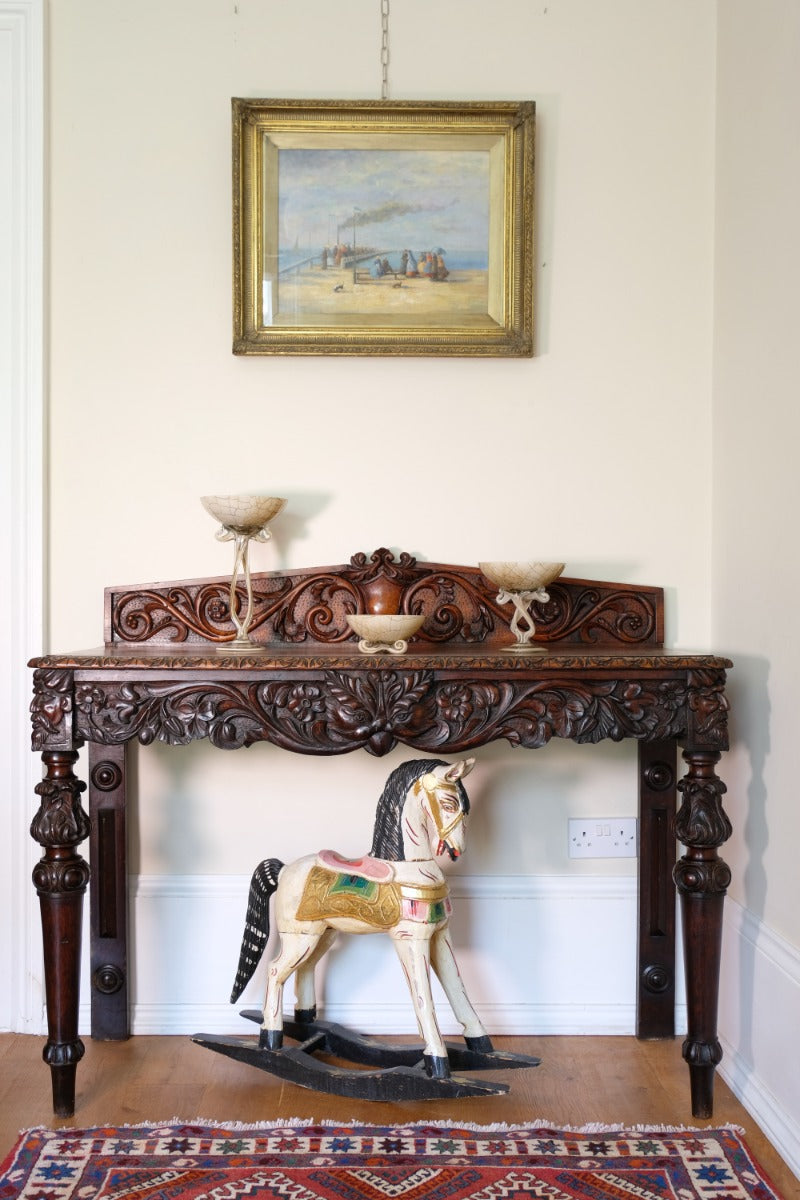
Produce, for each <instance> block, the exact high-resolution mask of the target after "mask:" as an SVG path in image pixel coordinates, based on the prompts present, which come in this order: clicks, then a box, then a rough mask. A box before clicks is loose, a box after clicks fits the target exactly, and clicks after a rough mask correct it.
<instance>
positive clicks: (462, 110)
mask: <svg viewBox="0 0 800 1200" xmlns="http://www.w3.org/2000/svg"><path fill="white" fill-rule="evenodd" d="M232 103H233V251H234V263H233V310H234V332H233V350H234V353H235V354H416V355H482V356H486V355H496V356H501V355H502V356H515V357H520V356H526V355H531V354H532V353H533V306H534V298H533V212H534V116H535V106H534V104H533V102H532V101H524V102H516V101H498V102H496V103H486V102H470V103H463V104H462V103H454V102H449V101H443V102H438V101H436V102H434V101H431V102H428V101H409V102H406V101H368V100H365V101H350V102H339V101H328V100H311V101H306V100H243V99H234V100H233V102H232Z"/></svg>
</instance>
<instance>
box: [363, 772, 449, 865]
mask: <svg viewBox="0 0 800 1200" xmlns="http://www.w3.org/2000/svg"><path fill="white" fill-rule="evenodd" d="M449 765H450V764H449V763H446V762H445V761H444V759H442V758H412V759H410V760H409V761H408V762H404V763H401V764H400V766H399V767H395V769H394V771H392V773H391V775H390V776H389V778H388V779H387V780H386V786H385V787H384V789H383V792H382V793H381V798H380V800H379V801H378V807H377V808H376V809H375V827H374V829H373V833H372V848H371V850H370V854H371V855H372V857H373V858H385V859H388V860H389V862H402V861H403V860H404V859H405V848H404V846H403V830H402V827H401V824H400V817H401V815H402V812H403V802H404V800H405V798H406V793H407V792H408V789H409V788H410V787H411V785H412V784H413V783H414V782H415V780H417V779H419V778H420V777H421V776H422V775H427V774H428V772H429V771H432V770H433V769H434V767H447V766H449ZM458 792H459V797H460V799H461V804H462V807H463V809H464V812H469V797H468V796H467V792H466V789H465V788H464V785H463V784H462V783H461V781H460V780H459V781H458Z"/></svg>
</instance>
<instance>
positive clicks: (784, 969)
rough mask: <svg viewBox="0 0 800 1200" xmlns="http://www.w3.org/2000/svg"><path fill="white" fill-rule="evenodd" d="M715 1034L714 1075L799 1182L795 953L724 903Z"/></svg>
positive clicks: (799, 967)
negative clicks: (719, 1053)
mask: <svg viewBox="0 0 800 1200" xmlns="http://www.w3.org/2000/svg"><path fill="white" fill-rule="evenodd" d="M790 1029H791V1030H794V1031H795V1037H794V1038H793V1039H792V1040H791V1041H790V1042H788V1043H787V1039H786V1031H787V1030H790ZM719 1030H720V1043H721V1045H722V1049H723V1052H724V1057H723V1059H722V1062H721V1064H720V1068H719V1069H720V1074H721V1075H722V1077H723V1079H724V1080H725V1082H726V1083H727V1084H728V1086H729V1087H730V1089H731V1091H732V1092H733V1093H734V1094H735V1095H736V1096H737V1097H738V1098H739V1099H740V1100H741V1102H742V1104H743V1105H744V1106H745V1108H746V1109H747V1110H748V1111H749V1112H750V1113H752V1115H753V1116H754V1117H755V1119H756V1120H757V1121H758V1123H759V1125H760V1126H761V1128H762V1129H763V1130H764V1132H765V1133H766V1134H767V1136H768V1138H769V1140H770V1141H771V1142H772V1143H773V1145H774V1146H775V1147H776V1148H777V1150H778V1151H779V1153H780V1154H781V1156H782V1157H783V1158H784V1159H785V1161H786V1162H787V1163H788V1164H789V1166H790V1167H791V1168H792V1170H793V1171H794V1173H795V1174H796V1175H797V1176H798V1178H799V1179H800V1125H798V1122H797V1121H796V1120H794V1119H793V1118H792V1117H791V1115H790V1114H792V1113H798V1112H800V1072H798V1069H797V1062H798V1048H797V1037H798V1035H800V950H798V948H797V947H796V946H793V945H791V944H790V943H789V942H787V941H785V940H784V939H783V938H781V937H779V936H778V934H776V933H774V932H773V931H772V930H771V929H769V927H768V926H766V925H764V924H763V922H761V921H759V920H758V918H757V917H756V916H754V915H753V914H752V913H751V912H749V911H748V910H747V909H745V908H742V906H741V905H739V904H737V902H736V901H735V900H732V899H731V898H730V897H728V898H727V900H726V901H725V923H724V932H723V944H722V970H721V978H720V1012H719Z"/></svg>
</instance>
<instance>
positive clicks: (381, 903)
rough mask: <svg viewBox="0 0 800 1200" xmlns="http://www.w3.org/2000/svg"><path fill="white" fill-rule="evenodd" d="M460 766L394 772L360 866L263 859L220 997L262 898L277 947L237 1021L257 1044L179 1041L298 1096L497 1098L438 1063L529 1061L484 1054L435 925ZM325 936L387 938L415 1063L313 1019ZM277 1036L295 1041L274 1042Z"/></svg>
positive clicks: (458, 841) (416, 765)
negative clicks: (410, 1019) (275, 1080)
mask: <svg viewBox="0 0 800 1200" xmlns="http://www.w3.org/2000/svg"><path fill="white" fill-rule="evenodd" d="M474 762H475V760H474V759H472V758H467V759H462V760H461V761H460V762H457V763H455V764H453V765H451V764H449V763H446V762H443V761H441V760H439V759H413V760H411V761H409V762H405V763H402V764H401V765H400V766H399V767H397V768H396V769H395V770H394V771H393V772H392V774H391V775H390V776H389V779H388V780H387V782H386V786H385V788H384V790H383V794H382V795H381V798H380V800H379V801H378V807H377V810H376V813H375V828H374V833H373V839H372V847H371V849H370V852H369V854H368V855H365V856H364V857H363V858H360V859H355V860H353V859H344V858H341V857H340V856H339V855H338V854H336V853H335V852H334V851H331V850H322V851H320V852H319V853H318V854H312V855H308V856H306V857H304V858H300V859H298V860H297V861H296V862H293V863H290V864H289V865H288V866H287V865H285V864H284V863H282V862H281V861H280V860H279V859H276V858H268V859H265V860H264V861H263V862H261V863H260V864H259V865H258V866H257V867H256V869H255V871H254V872H253V878H252V881H251V884H250V895H249V900H248V907H247V916H246V920H245V928H244V934H243V937H242V946H241V953H240V957H239V968H238V971H237V974H236V980H235V983H234V986H233V992H232V995H231V1003H232V1004H233V1003H235V1002H236V1001H237V1000H238V998H239V996H240V995H241V994H242V992H243V990H244V988H245V986H246V985H247V983H248V981H249V980H250V978H251V977H252V975H253V972H254V971H255V969H256V966H257V965H258V962H259V960H260V958H261V956H262V954H263V952H264V948H265V946H266V944H267V940H268V937H269V901H270V897H271V896H272V895H273V894H274V896H275V900H274V919H275V925H276V928H277V930H278V932H279V934H280V939H281V945H280V950H279V952H278V954H277V956H276V957H275V958H274V959H273V960H272V962H271V963H270V965H269V969H268V972H267V989H266V997H265V1001H264V1011H263V1013H261V1012H258V1011H255V1010H245V1011H244V1012H243V1013H242V1016H244V1017H246V1018H248V1019H249V1020H254V1021H258V1022H260V1023H261V1033H260V1036H259V1039H258V1042H257V1043H256V1042H255V1041H253V1040H252V1039H245V1038H233V1037H213V1036H211V1035H205V1034H197V1035H196V1036H195V1037H194V1038H193V1041H195V1042H197V1043H198V1044H200V1045H202V1046H206V1047H208V1048H209V1049H211V1050H216V1051H217V1052H218V1053H221V1054H225V1055H227V1056H228V1057H230V1058H235V1059H238V1060H240V1061H244V1062H248V1063H251V1064H252V1065H253V1066H257V1067H260V1068H261V1069H262V1070H265V1071H269V1072H270V1073H272V1074H275V1075H279V1076H281V1077H282V1078H284V1079H290V1080H292V1081H293V1082H294V1083H297V1084H300V1085H301V1086H303V1087H309V1088H314V1089H316V1090H318V1091H326V1092H335V1093H337V1094H339V1095H344V1096H354V1097H359V1098H361V1099H367V1100H401V1099H426V1098H428V1097H434V1096H439V1097H441V1096H452V1097H458V1096H485V1095H492V1094H497V1093H500V1092H506V1091H508V1085H507V1084H504V1083H497V1082H492V1081H489V1080H481V1081H476V1080H472V1079H467V1078H464V1077H460V1076H455V1075H452V1073H451V1067H455V1068H456V1069H461V1070H482V1069H484V1068H486V1067H490V1066H494V1067H501V1068H504V1067H532V1066H537V1065H538V1064H539V1059H538V1058H532V1057H530V1056H528V1055H521V1054H510V1053H505V1052H502V1051H497V1050H495V1049H494V1048H493V1046H492V1043H491V1040H490V1038H489V1037H488V1036H487V1034H486V1030H485V1029H484V1027H483V1025H482V1024H481V1021H480V1018H479V1017H478V1015H477V1013H476V1012H475V1009H474V1008H473V1006H472V1004H471V1003H470V1000H469V997H468V996H467V993H466V989H465V988H464V983H463V980H462V978H461V974H460V972H459V970H458V966H457V964H456V959H455V953H454V950H453V944H452V941H451V939H450V933H449V930H448V924H449V920H450V911H451V906H450V899H449V889H448V886H447V880H446V878H445V876H444V874H443V873H442V871H441V868H440V867H439V865H438V863H437V862H436V858H437V856H439V855H442V854H445V853H446V854H448V855H449V856H450V857H451V858H452V859H456V858H458V857H459V855H460V854H461V853H462V851H463V849H464V844H465V839H466V817H467V814H468V813H469V798H468V796H467V793H466V790H465V788H464V785H463V783H462V782H461V780H462V779H463V777H464V776H465V775H467V774H468V773H469V771H471V770H472V767H473V766H474ZM338 931H342V932H345V933H375V932H378V931H383V932H386V933H388V934H389V936H390V937H391V939H392V941H393V943H394V947H395V950H396V951H397V954H398V957H399V958H400V962H401V964H402V967H403V971H404V973H405V976H406V981H407V983H408V987H409V991H410V993H411V998H412V1001H413V1003H414V1008H415V1013H416V1018H417V1024H418V1026H419V1031H420V1035H421V1037H422V1039H423V1041H424V1049H423V1052H422V1056H421V1057H420V1051H419V1049H418V1048H417V1047H413V1046H403V1045H394V1044H387V1043H381V1042H377V1041H374V1040H373V1039H371V1038H366V1037H362V1036H360V1035H358V1034H353V1033H351V1032H349V1031H348V1030H346V1029H344V1028H343V1027H342V1026H339V1025H335V1024H332V1023H330V1022H325V1021H318V1020H317V1019H316V1017H317V1009H316V998H315V989H314V969H315V967H316V965H317V963H318V962H319V960H320V959H321V958H322V956H323V955H324V954H325V952H326V951H327V950H328V949H329V948H330V946H331V943H332V942H333V939H334V937H335V936H336V933H337V932H338ZM431 968H433V970H434V972H435V973H436V975H437V977H438V978H439V981H440V983H441V985H442V988H443V990H444V993H445V995H446V997H447V999H448V1001H449V1003H450V1007H451V1008H452V1010H453V1013H454V1015H455V1017H456V1019H457V1020H458V1021H459V1022H460V1023H461V1025H462V1027H463V1031H464V1045H461V1044H460V1043H459V1044H452V1043H445V1042H444V1040H443V1038H442V1035H441V1032H440V1030H439V1024H438V1021H437V1019H436V1010H435V1008H434V1003H433V995H432V992H431V977H430V972H431ZM292 974H294V976H295V1012H294V1020H293V1021H284V1018H283V988H284V984H285V983H286V981H287V979H288V978H289V976H290V975H292ZM284 1034H288V1035H289V1036H290V1037H291V1038H293V1039H295V1040H296V1041H297V1042H298V1043H299V1044H298V1045H297V1046H285V1045H284ZM316 1052H324V1053H326V1054H328V1055H332V1056H335V1057H337V1058H340V1059H345V1060H346V1061H348V1062H351V1063H358V1064H360V1069H349V1068H345V1067H341V1066H337V1065H334V1064H332V1063H329V1062H325V1061H322V1060H320V1059H318V1058H316V1057H314V1055H315V1053H316ZM368 1068H374V1069H372V1070H370V1069H368Z"/></svg>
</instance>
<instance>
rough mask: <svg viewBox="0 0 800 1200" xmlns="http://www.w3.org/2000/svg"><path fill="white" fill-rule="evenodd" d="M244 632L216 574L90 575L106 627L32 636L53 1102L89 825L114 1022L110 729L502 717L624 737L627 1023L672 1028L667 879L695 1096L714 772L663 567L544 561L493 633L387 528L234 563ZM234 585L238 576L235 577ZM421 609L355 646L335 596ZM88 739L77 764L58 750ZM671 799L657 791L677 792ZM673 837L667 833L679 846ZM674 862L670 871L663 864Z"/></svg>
mask: <svg viewBox="0 0 800 1200" xmlns="http://www.w3.org/2000/svg"><path fill="white" fill-rule="evenodd" d="M253 582H254V588H255V593H256V617H255V621H254V624H253V628H252V630H251V636H252V637H253V639H254V640H255V641H256V642H257V643H258V649H257V650H256V651H254V652H252V653H244V654H242V653H233V652H232V651H231V650H230V649H229V648H228V647H227V643H228V642H230V641H231V640H232V638H233V636H234V630H233V628H232V624H231V621H230V616H229V610H228V604H229V580H227V579H199V580H191V581H184V582H178V583H169V584H157V585H153V586H137V587H131V588H109V589H107V590H106V595H105V646H104V648H102V649H100V650H97V651H89V652H85V653H80V654H52V655H47V656H46V657H42V658H37V659H34V660H33V662H32V663H31V666H33V667H34V668H35V673H34V695H33V702H32V705H31V712H32V720H33V748H34V750H36V751H39V752H41V755H42V759H43V762H44V767H45V774H44V778H43V780H42V782H41V783H40V784H38V785H37V788H36V791H37V793H38V795H39V798H40V806H39V810H38V812H37V814H36V816H35V817H34V820H33V824H32V826H31V833H32V836H33V837H34V839H35V840H36V841H37V842H39V843H40V845H41V846H42V847H43V855H42V858H41V860H40V861H39V863H38V864H37V866H36V868H35V870H34V876H33V879H34V884H35V886H36V889H37V892H38V894H39V897H40V902H41V912H42V928H43V936H44V955H45V986H46V995H47V1016H48V1039H47V1043H46V1045H45V1048H44V1059H45V1062H47V1063H48V1064H49V1066H50V1069H51V1077H52V1087H53V1104H54V1109H55V1112H56V1113H57V1114H58V1115H60V1116H69V1115H71V1114H72V1113H73V1111H74V1104H75V1079H76V1068H77V1064H78V1062H79V1060H80V1058H81V1056H82V1054H83V1050H84V1047H83V1043H82V1042H81V1040H80V1038H79V1037H78V990H79V962H80V937H81V915H82V907H83V895H84V893H85V891H86V888H87V885H88V884H89V876H90V871H89V867H88V865H87V863H86V862H85V861H84V859H83V858H82V857H81V855H80V853H79V851H78V847H79V846H80V843H81V842H82V841H84V839H86V838H87V837H90V838H91V861H92V864H93V867H92V881H91V889H90V899H91V931H92V959H91V972H92V1034H93V1036H95V1037H100V1038H112V1039H113V1038H123V1037H126V1036H127V1035H128V1032H129V1028H128V993H127V899H126V883H127V880H126V870H127V868H126V852H125V803H126V747H127V746H128V745H129V744H130V743H133V742H136V741H137V740H138V741H139V742H142V743H149V742H153V741H156V740H159V741H162V742H166V743H169V744H170V745H184V744H186V743H188V742H191V741H194V740H195V739H199V738H208V739H210V741H211V742H212V743H213V744H214V745H215V746H218V747H220V748H222V749H226V750H235V749H237V748H238V747H240V746H247V745H250V744H252V743H253V742H257V741H268V742H273V743H274V744H275V745H277V746H281V747H283V748H284V749H287V750H293V751H297V752H299V753H302V754H321V755H331V754H345V753H348V752H349V751H352V750H356V749H360V748H361V749H365V750H368V751H369V752H370V753H372V754H376V755H381V754H385V753H387V752H388V751H389V750H391V749H392V748H393V747H394V746H395V745H396V744H397V743H402V744H403V745H406V746H409V747H413V749H415V750H418V751H423V752H426V751H430V752H432V753H436V754H440V753H447V754H449V753H462V752H464V751H466V750H472V749H474V748H475V747H478V746H482V745H484V744H486V743H487V742H490V741H493V740H496V739H499V738H503V739H505V740H507V741H508V742H510V743H512V744H513V745H517V746H525V747H529V748H538V747H541V746H544V745H545V744H546V743H547V742H548V741H549V740H550V738H552V737H561V738H570V739H572V740H573V741H576V742H598V741H601V740H602V739H605V738H611V739H613V740H615V741H619V740H621V739H623V738H633V739H635V740H636V742H637V744H638V762H639V804H640V810H639V815H640V864H639V930H638V981H637V989H638V991H637V999H638V1006H637V1035H638V1036H639V1037H643V1038H650V1037H669V1036H672V1035H673V1034H674V1005H675V993H674V970H675V928H674V926H675V921H674V912H675V903H674V897H675V891H674V887H675V885H676V886H677V889H678V893H679V895H680V898H681V912H682V924H683V934H684V950H685V965H686V990H687V1003H688V1036H687V1037H686V1039H685V1041H684V1043H683V1056H684V1058H685V1059H686V1061H687V1063H688V1065H689V1074H690V1082H691V1103H692V1113H693V1114H694V1115H695V1116H697V1117H709V1116H711V1115H712V1110H713V1081H714V1070H715V1067H716V1065H717V1063H718V1062H719V1060H720V1058H721V1050H720V1046H719V1042H718V1040H717V1028H716V1022H717V998H718V984H719V962H720V945H721V932H722V906H723V899H724V895H725V891H726V889H727V886H728V883H729V879H730V872H729V870H728V868H727V866H726V865H725V863H724V862H723V861H722V860H721V859H720V858H719V856H718V853H717V848H718V847H719V846H720V845H721V844H722V843H723V842H724V841H725V840H726V839H727V838H728V837H729V836H730V832H731V827H730V823H729V821H728V818H727V816H726V815H725V812H724V810H723V806H722V796H723V794H724V792H725V785H724V784H723V783H722V782H721V781H720V780H719V779H718V777H717V775H716V773H715V766H716V763H717V762H718V760H719V758H720V753H721V751H723V750H725V749H727V745H728V734H727V711H728V704H727V700H726V697H725V669H726V668H727V667H729V666H731V663H730V662H729V661H728V660H727V659H725V658H720V657H717V656H714V655H709V654H687V653H680V652H672V653H670V652H665V651H664V650H663V649H662V645H663V610H664V599H663V591H662V589H660V588H647V587H639V586H631V585H624V584H611V583H597V582H593V581H587V580H578V579H560V580H559V581H558V582H557V583H554V584H552V585H551V586H550V588H549V593H550V600H549V602H548V603H546V604H544V605H539V604H537V605H536V610H535V616H536V641H537V643H539V642H540V643H542V645H543V650H542V651H541V652H540V653H537V654H533V655H515V654H512V653H509V652H508V651H507V650H506V647H507V646H508V645H509V644H510V643H511V641H512V637H511V635H510V634H509V631H508V619H509V612H508V608H507V607H504V606H501V605H499V604H498V603H497V599H496V589H493V588H492V586H491V585H490V584H489V582H488V581H487V580H486V579H485V578H484V576H483V575H482V574H481V572H480V571H479V570H478V569H477V568H475V567H462V566H449V565H443V564H438V563H418V562H417V561H416V560H415V559H414V558H412V557H410V556H409V555H407V554H402V555H400V556H399V557H397V558H395V557H394V556H393V555H392V554H390V553H389V551H388V550H378V551H376V552H375V553H374V554H373V555H371V556H369V557H367V556H366V555H364V554H357V555H355V556H354V557H353V558H352V559H351V561H350V563H349V564H347V565H345V566H336V567H327V568H309V569H305V570H298V571H293V572H291V573H288V574H278V573H270V574H263V575H255V576H254V577H253ZM240 599H241V598H240ZM381 611H384V612H388V611H401V612H414V613H424V615H425V622H424V624H423V626H422V629H421V631H420V633H419V635H418V636H417V637H416V638H415V639H414V640H413V641H412V643H411V645H410V646H409V650H408V653H407V654H405V655H402V656H393V655H389V654H380V655H376V656H365V655H362V654H360V653H359V652H358V650H357V647H356V644H355V641H356V639H355V635H354V634H352V633H351V631H350V628H349V626H348V624H347V621H346V619H345V618H346V615H347V613H351V612H381ZM84 743H88V748H89V752H88V799H89V815H88V816H87V814H86V812H85V811H84V808H83V806H82V802H81V796H82V793H83V792H84V791H85V790H86V788H87V784H86V783H84V782H82V781H81V780H80V779H78V778H77V777H76V775H75V773H74V770H73V768H74V766H75V763H76V760H77V758H78V750H79V748H80V747H81V746H82V745H83V744H84ZM678 745H680V746H681V747H682V750H683V758H684V760H685V762H686V768H687V769H686V773H685V775H684V776H683V778H681V779H680V780H679V779H678V777H677V776H678V772H677V765H676V763H677V747H678ZM678 794H679V795H680V800H681V802H680V807H679V808H678V811H677V813H676V807H677V804H676V801H677V798H678ZM676 838H677V840H678V841H680V842H681V843H682V844H683V846H684V848H685V849H684V853H683V856H682V857H681V858H680V859H679V861H677V863H676ZM673 879H674V884H673Z"/></svg>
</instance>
